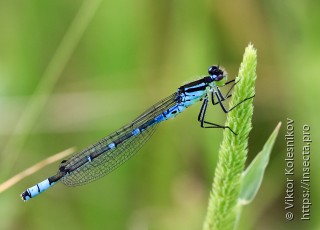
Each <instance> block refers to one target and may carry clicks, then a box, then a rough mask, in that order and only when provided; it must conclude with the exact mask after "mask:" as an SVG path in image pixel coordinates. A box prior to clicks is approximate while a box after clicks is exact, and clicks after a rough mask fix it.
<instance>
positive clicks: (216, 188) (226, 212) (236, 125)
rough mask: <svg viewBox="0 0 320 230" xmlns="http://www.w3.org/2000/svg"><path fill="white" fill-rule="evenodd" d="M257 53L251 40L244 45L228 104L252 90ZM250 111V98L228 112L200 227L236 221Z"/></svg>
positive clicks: (224, 229) (218, 229)
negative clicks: (226, 127) (229, 128)
mask: <svg viewBox="0 0 320 230" xmlns="http://www.w3.org/2000/svg"><path fill="white" fill-rule="evenodd" d="M256 65H257V53H256V50H255V49H254V48H253V46H252V45H251V44H249V46H248V47H247V48H246V50H245V53H244V55H243V61H242V63H241V66H240V70H239V75H238V76H237V78H236V82H238V83H237V85H236V86H235V89H234V92H233V96H232V98H231V102H230V107H232V106H234V105H236V104H237V103H239V102H240V101H242V100H244V99H246V98H249V97H251V96H253V95H254V94H255V90H254V84H255V80H256ZM252 114H253V105H252V100H248V101H246V102H244V103H242V104H240V105H239V106H238V107H237V108H235V109H234V110H233V111H232V112H230V113H229V114H228V117H227V121H226V125H227V126H229V127H231V128H232V129H233V130H234V131H235V132H236V133H237V134H238V135H234V134H233V133H232V132H230V131H229V130H227V129H225V131H224V132H223V140H222V143H221V146H220V150H219V159H218V164H217V167H216V171H215V177H214V180H213V185H212V191H211V194H210V199H209V204H208V210H207V216H206V219H205V222H204V226H203V229H204V230H213V229H214V230H228V229H233V228H234V226H235V223H236V218H237V212H236V205H237V201H238V197H239V194H240V189H241V176H242V172H243V170H244V167H245V161H246V157H247V146H248V135H249V132H250V130H251V119H252Z"/></svg>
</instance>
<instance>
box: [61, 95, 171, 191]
mask: <svg viewBox="0 0 320 230" xmlns="http://www.w3.org/2000/svg"><path fill="white" fill-rule="evenodd" d="M175 104H176V93H174V94H172V95H171V96H169V97H167V98H165V99H163V100H162V101H160V102H158V103H157V104H155V105H154V106H152V107H150V108H149V109H148V110H147V111H145V112H144V113H143V114H141V115H140V116H139V117H137V118H136V119H135V120H134V121H133V122H131V123H129V124H128V125H126V126H124V127H122V128H121V129H119V130H118V131H116V132H114V133H112V134H111V135H109V136H107V137H106V138H104V139H102V140H101V141H99V142H98V143H96V144H94V145H92V146H89V147H88V148H86V149H84V150H83V151H81V152H79V153H77V154H75V155H73V156H72V157H71V158H70V159H68V160H67V161H63V163H61V165H60V167H64V168H66V169H70V168H74V170H72V171H71V172H70V173H69V174H68V175H66V176H64V177H63V178H62V179H61V182H62V183H64V184H65V185H68V186H77V185H83V184H86V183H89V182H91V181H94V180H97V179H99V178H100V177H103V176H105V175H106V174H108V173H110V172H112V171H113V170H114V169H116V168H117V167H119V166H120V165H121V164H122V163H124V162H125V161H127V160H128V159H129V158H130V157H132V156H133V155H134V154H135V153H136V152H137V151H138V150H139V149H140V148H141V147H142V146H143V145H144V144H145V143H146V142H147V141H148V140H149V138H150V137H151V136H152V134H153V133H154V131H155V128H156V127H157V124H154V125H152V126H148V127H146V128H145V129H144V130H143V131H141V133H140V134H139V135H135V136H131V137H129V138H125V137H126V135H127V134H128V133H131V132H132V131H133V130H135V129H136V128H139V127H141V125H143V124H146V123H147V122H150V121H152V120H153V119H154V118H155V117H157V116H158V115H160V114H161V113H162V112H164V111H166V110H167V109H169V108H170V107H172V106H173V105H175ZM121 138H124V141H122V142H121V143H120V144H118V145H117V146H116V148H114V149H108V148H106V147H107V146H108V145H109V144H111V143H113V142H115V141H117V140H119V139H121ZM103 149H108V150H107V151H105V152H103ZM96 152H103V153H102V154H100V155H99V156H98V157H96V158H94V159H93V160H92V161H88V157H89V156H90V154H93V153H96ZM83 162H86V163H85V164H83ZM77 165H81V166H80V167H77Z"/></svg>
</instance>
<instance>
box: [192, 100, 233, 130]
mask: <svg viewBox="0 0 320 230" xmlns="http://www.w3.org/2000/svg"><path fill="white" fill-rule="evenodd" d="M207 107H208V97H206V98H205V99H204V100H203V103H202V105H201V109H200V112H199V115H198V121H199V122H200V126H201V128H220V129H229V130H230V131H231V132H232V133H233V134H235V135H237V134H236V133H235V132H234V131H233V130H232V129H231V128H230V127H229V126H224V125H218V124H215V123H212V122H209V121H205V120H204V119H205V115H206V112H207ZM205 124H206V126H205Z"/></svg>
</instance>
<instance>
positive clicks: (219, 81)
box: [208, 65, 227, 86]
mask: <svg viewBox="0 0 320 230" xmlns="http://www.w3.org/2000/svg"><path fill="white" fill-rule="evenodd" d="M208 73H209V75H210V77H211V79H212V81H214V82H215V84H216V85H217V86H222V85H224V83H225V82H226V81H227V72H226V71H225V70H224V69H223V68H220V67H219V66H216V65H213V66H210V67H209V69H208Z"/></svg>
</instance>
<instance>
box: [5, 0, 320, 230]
mask: <svg viewBox="0 0 320 230" xmlns="http://www.w3.org/2000/svg"><path fill="white" fill-rule="evenodd" d="M319 10H320V4H319V3H317V2H316V1H295V2H293V1H288V0H287V1H277V0H271V1H253V0H246V1H210V0H200V1H178V0H176V1H148V0H137V1H124V0H120V1H115V0H110V1H97V0H92V1H89V0H87V1H27V2H24V1H1V2H0V80H1V84H0V109H1V113H0V151H1V152H0V168H1V169H0V179H1V182H3V181H5V180H6V179H8V178H10V177H12V176H14V175H16V174H17V173H18V172H20V171H22V170H24V169H26V168H27V167H29V166H31V165H33V164H35V163H37V162H39V161H41V160H43V159H45V158H47V157H49V156H51V155H54V154H55V153H58V152H60V151H62V150H64V149H67V148H69V147H72V146H75V147H76V148H77V149H78V150H80V149H82V148H84V147H86V146H87V145H89V144H92V143H94V142H95V141H97V140H99V139H100V138H102V137H104V136H106V135H108V134H109V133H110V132H112V131H114V130H116V129H118V128H119V127H121V126H122V125H124V124H125V123H127V122H130V121H131V120H132V119H134V118H135V117H136V116H138V115H139V114H140V113H142V112H143V111H144V110H145V109H147V108H148V107H149V106H151V105H152V104H153V103H155V102H157V101H159V100H161V99H162V98H164V97H166V96H168V95H170V94H171V93H173V92H174V91H175V90H176V89H177V87H179V86H180V85H182V84H184V83H187V82H189V81H191V80H194V79H196V78H197V77H199V76H202V75H205V74H207V68H208V66H210V65H212V64H220V65H221V66H224V67H225V68H226V69H227V70H228V73H229V76H230V77H231V78H234V76H235V75H236V74H237V72H238V68H239V64H240V62H241V60H242V55H243V52H244V49H245V47H246V46H247V45H248V43H249V42H252V43H253V44H254V46H255V47H256V48H257V50H258V67H257V68H258V69H257V72H258V79H257V85H256V97H255V99H254V106H255V110H254V117H253V130H252V133H251V135H250V140H249V141H250V143H249V156H248V162H250V161H251V160H252V159H253V157H254V156H255V155H256V154H257V153H258V152H259V151H260V149H261V148H262V146H263V144H264V142H265V141H266V140H267V138H268V136H269V135H270V134H271V132H272V130H273V129H274V128H275V126H276V124H277V123H278V122H279V121H282V122H283V124H282V128H281V132H280V134H279V137H278V140H277V143H276V145H275V148H274V151H273V153H272V158H271V160H270V165H269V166H268V168H267V172H266V175H265V179H264V181H263V184H262V187H261V190H260V191H259V193H258V195H257V197H256V199H255V200H254V202H253V203H252V204H250V205H249V206H247V207H245V208H244V210H243V213H242V216H241V219H240V223H239V229H320V221H319V219H316V217H317V216H319V215H320V209H319V199H320V198H319V194H320V188H319V185H318V184H317V178H316V177H317V173H319V171H318V172H317V168H319V166H320V165H319V161H320V159H319V157H318V156H317V153H318V152H319V144H318V143H316V137H319V121H318V120H319V119H318V117H319V110H320V109H319V106H318V103H317V102H316V100H317V96H318V95H319V94H316V93H317V91H318V86H319V84H318V78H319V76H320V68H319V60H320V58H319V57H320V45H319V41H320V18H319ZM82 32H83V33H82ZM59 47H60V48H59ZM39 87H41V88H39ZM35 93H36V96H32V95H34V94H35ZM46 95H47V96H48V98H47V100H46ZM42 99H43V100H42ZM34 101H37V102H38V103H35V104H32V102H34ZM42 105H43V106H42ZM199 109H200V104H198V105H195V106H193V107H191V108H189V109H188V110H187V111H186V112H185V113H183V114H181V115H179V116H178V117H177V118H175V119H174V120H170V121H168V122H165V123H163V124H162V125H160V127H159V128H158V130H157V132H156V133H155V134H154V136H153V137H152V138H151V140H150V141H149V142H148V143H147V144H146V145H145V146H144V147H143V148H142V149H141V151H140V152H139V153H138V154H137V155H136V156H135V157H134V158H133V159H131V160H130V161H129V162H127V163H126V164H124V165H123V166H122V167H120V168H119V169H118V170H116V171H115V172H113V173H111V174H110V175H108V176H107V177H104V178H102V179H100V180H98V181H96V182H93V183H91V184H89V185H86V186H80V187H74V188H69V187H66V186H64V185H62V184H58V185H56V186H55V187H54V188H52V189H50V190H48V191H47V192H45V193H44V194H42V195H40V196H39V197H37V198H35V199H33V200H31V201H30V202H28V203H24V202H22V201H21V200H20V198H19V194H20V193H21V192H22V191H23V190H25V189H26V188H27V187H30V186H32V185H34V184H35V183H37V182H39V181H41V180H43V179H45V178H46V177H48V176H51V175H53V174H54V173H55V172H56V170H57V168H58V165H59V163H58V162H56V163H54V164H52V165H49V166H47V167H45V168H44V169H42V170H40V171H38V172H36V173H35V174H33V175H32V176H30V177H28V178H26V179H24V180H23V181H21V182H19V183H18V184H16V185H15V186H14V187H12V188H10V189H8V190H6V191H5V192H3V193H1V195H0V214H1V217H0V219H1V221H0V229H33V230H36V229H57V228H59V229H69V230H72V229H116V230H117V229H129V230H145V229H161V230H162V229H168V230H170V229H201V228H202V223H203V220H204V217H205V213H206V210H207V201H208V198H209V191H210V189H211V182H212V178H213V173H214V169H215V166H216V163H217V153H218V149H219V143H220V141H221V138H222V132H221V130H204V129H201V128H199V124H198V122H197V121H196V118H197V115H198V111H199ZM26 110H27V112H25V111H26ZM210 110H211V111H210V112H209V114H208V115H207V117H208V120H210V121H214V122H216V123H219V124H223V123H224V121H225V115H224V114H223V112H222V111H220V109H219V108H218V107H214V108H212V107H210ZM32 118H33V119H32ZM287 118H291V119H293V120H294V122H295V123H294V124H295V151H296V152H295V153H296V156H295V193H294V194H295V207H294V214H295V219H294V220H293V221H291V222H290V221H287V220H286V219H285V209H284V207H285V205H284V198H285V190H286V183H285V182H286V177H285V175H284V168H285V160H284V158H285V155H286V146H285V139H284V135H285V129H286V119H287ZM304 124H308V125H310V127H311V138H312V139H313V140H314V142H313V143H312V149H311V154H312V155H311V170H312V171H311V180H312V182H311V191H312V193H311V194H312V195H311V202H312V204H313V205H312V208H311V219H312V220H311V221H304V222H303V221H301V220H300V217H301V200H302V198H301V197H302V194H301V189H300V185H299V181H300V179H301V176H302V172H301V170H302V169H301V167H302V164H301V159H302V156H301V152H302V126H303V125H304Z"/></svg>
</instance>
